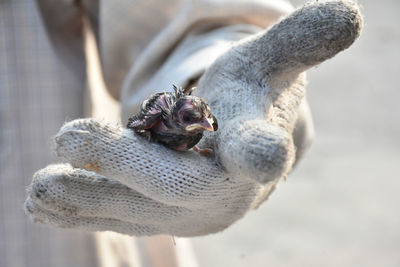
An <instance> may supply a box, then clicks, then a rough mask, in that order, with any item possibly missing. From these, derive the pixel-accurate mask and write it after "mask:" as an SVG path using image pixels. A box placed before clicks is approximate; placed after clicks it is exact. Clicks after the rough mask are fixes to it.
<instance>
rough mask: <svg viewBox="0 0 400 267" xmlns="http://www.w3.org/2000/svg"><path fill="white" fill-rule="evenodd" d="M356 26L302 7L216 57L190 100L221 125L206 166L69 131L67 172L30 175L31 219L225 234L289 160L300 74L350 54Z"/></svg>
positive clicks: (98, 134)
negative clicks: (196, 99) (197, 100)
mask: <svg viewBox="0 0 400 267" xmlns="http://www.w3.org/2000/svg"><path fill="white" fill-rule="evenodd" d="M361 26H362V21H361V15H360V13H359V11H358V8H357V6H356V5H355V4H352V3H350V2H346V1H333V2H327V3H314V4H309V5H306V6H305V7H303V8H301V9H299V10H297V11H295V12H294V13H292V14H291V15H289V16H288V17H287V18H285V19H283V20H282V21H280V22H279V23H278V24H276V25H275V26H273V27H272V28H271V29H269V30H268V31H265V32H262V33H260V34H257V35H255V36H252V37H251V38H248V39H246V40H243V41H241V42H239V43H237V44H235V45H233V46H232V48H231V49H229V50H228V51H227V52H226V53H225V54H224V55H222V56H221V57H219V58H218V59H217V60H216V61H215V63H214V64H213V65H212V66H211V67H210V68H209V69H208V70H207V71H206V73H205V74H204V75H203V76H202V78H201V79H200V81H199V84H198V89H197V91H196V94H197V95H199V96H202V97H204V98H205V99H206V101H207V103H209V105H210V107H211V110H212V112H213V114H214V115H215V116H216V117H217V118H218V122H219V129H218V131H217V132H214V133H210V134H208V135H206V136H205V137H204V138H203V140H202V141H201V143H200V144H199V146H200V147H212V148H213V149H214V153H215V157H213V158H207V157H204V156H201V155H199V154H197V153H195V152H193V151H187V152H177V151H173V150H170V149H168V148H166V147H164V146H162V145H159V144H155V143H149V142H148V141H147V140H145V139H144V138H142V137H139V136H137V135H135V134H134V133H133V132H132V131H131V130H129V129H126V128H122V127H119V126H114V125H110V124H106V123H104V122H99V121H95V120H93V119H82V120H75V121H72V122H69V123H67V124H65V125H64V126H63V127H62V128H61V130H60V132H59V133H58V134H57V135H56V137H55V141H56V148H55V150H56V152H57V154H58V156H60V157H63V158H65V159H66V160H67V161H68V162H69V163H70V164H58V165H50V166H48V167H46V168H44V169H42V170H40V171H38V172H37V173H36V174H35V175H34V178H33V182H32V185H31V186H30V188H29V190H28V192H29V196H28V198H27V200H26V203H25V206H26V210H27V212H28V213H29V214H30V215H31V217H32V218H33V220H34V221H37V222H41V223H46V224H50V225H55V226H57V227H66V228H77V229H84V230H90V231H103V230H111V231H116V232H120V233H124V234H129V235H136V236H142V235H156V234H171V235H175V236H196V235H204V234H209V233H214V232H217V231H220V230H222V229H225V228H226V227H228V226H229V225H231V224H232V223H233V222H235V221H236V220H238V219H239V218H241V217H242V216H244V214H245V213H246V212H247V211H248V210H250V209H251V208H253V207H256V206H257V205H259V204H260V203H261V202H262V201H263V200H265V199H266V197H267V196H268V195H269V194H270V193H271V192H272V190H273V188H274V186H275V184H276V183H277V182H278V180H279V179H280V178H282V177H285V176H286V175H287V174H288V172H289V171H290V169H291V167H292V165H293V163H294V161H295V153H296V152H295V145H294V142H293V132H294V128H295V125H296V122H298V112H299V105H300V103H301V101H302V99H303V97H304V87H305V76H304V74H303V72H304V71H305V70H306V69H308V68H310V67H312V66H314V65H316V64H319V63H321V62H323V61H324V60H326V59H329V58H331V57H333V56H334V55H335V54H337V53H338V52H340V51H342V50H344V49H345V48H347V47H349V46H350V45H351V44H352V43H353V42H354V41H355V39H356V38H357V37H358V36H359V34H360V30H361ZM299 145H301V144H299ZM85 169H86V170H85ZM89 170H90V171H89Z"/></svg>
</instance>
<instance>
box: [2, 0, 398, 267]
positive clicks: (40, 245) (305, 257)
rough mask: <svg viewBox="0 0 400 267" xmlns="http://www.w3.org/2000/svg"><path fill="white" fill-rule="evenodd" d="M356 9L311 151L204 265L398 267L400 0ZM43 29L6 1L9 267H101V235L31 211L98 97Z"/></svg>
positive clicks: (328, 73) (209, 252)
mask: <svg viewBox="0 0 400 267" xmlns="http://www.w3.org/2000/svg"><path fill="white" fill-rule="evenodd" d="M291 2H292V3H293V4H294V5H296V6H299V5H301V4H303V3H305V1H300V0H293V1H291ZM358 2H359V3H360V4H361V6H362V12H363V14H364V18H365V26H364V30H363V33H362V35H361V37H360V38H359V40H357V41H356V43H355V44H354V45H353V46H352V47H350V48H349V49H348V50H346V51H344V52H342V53H340V54H339V55H337V56H336V57H335V58H333V59H331V60H329V61H327V62H324V63H323V64H322V65H321V66H318V67H316V68H313V69H312V70H310V71H309V72H308V80H309V84H308V87H307V88H308V100H309V104H310V106H311V110H312V113H313V116H314V123H315V131H316V138H315V141H314V143H313V146H312V147H311V150H310V151H309V152H308V153H307V155H306V156H305V157H304V158H303V159H302V161H301V162H300V164H298V165H297V167H296V168H295V170H294V171H293V172H292V174H291V175H290V176H289V177H288V179H287V181H286V182H281V183H280V184H279V185H278V188H277V190H276V192H275V193H274V194H272V196H271V197H270V199H269V200H268V202H266V203H264V204H263V205H261V207H259V208H258V210H256V211H251V212H249V214H248V215H247V216H245V217H244V218H243V219H242V220H240V221H238V222H237V223H235V224H234V225H233V226H231V227H230V228H228V229H227V230H225V231H223V232H222V233H218V234H214V235H209V236H205V237H198V238H192V239H190V241H191V242H192V245H193V250H194V254H195V257H196V258H197V260H198V262H199V264H198V265H199V266H207V267H214V266H221V265H225V266H232V267H238V266H252V267H258V266H260V267H261V266H275V267H279V266H310V267H314V266H315V267H317V266H318V267H319V266H342V267H353V266H363V267H369V266H385V267H392V266H393V267H394V266H397V267H398V266H400V212H399V209H400V207H399V206H400V194H398V190H399V189H400V181H399V178H400V139H399V136H400V105H399V104H398V103H397V102H398V101H399V99H400V90H399V88H398V87H399V84H400V75H399V70H400V52H399V47H400V30H399V28H398V25H400V17H399V16H398V12H399V11H400V2H399V1H395V0H385V1H373V0H359V1H358ZM27 10H33V11H32V12H27ZM41 23H42V22H41V21H40V18H39V15H38V11H37V7H36V5H35V4H34V2H33V1H25V0H16V1H11V0H3V1H0V59H1V60H0V152H1V153H0V221H1V222H6V223H4V224H3V223H1V222H0V267H9V266H98V265H99V264H100V263H99V262H98V257H97V255H98V253H100V254H101V253H102V251H103V249H104V248H99V247H96V246H95V240H96V237H95V236H94V235H92V234H87V233H82V232H76V231H69V230H60V229H53V228H49V227H47V226H42V225H33V224H32V223H31V222H29V220H28V218H27V217H26V215H25V214H24V213H23V209H22V207H23V202H24V200H25V197H26V195H25V192H24V191H25V188H26V186H27V185H28V184H29V183H30V181H31V177H32V174H33V173H34V172H35V171H36V170H37V169H38V168H40V167H44V166H45V165H47V164H48V163H49V162H53V161H54V157H53V156H52V155H51V152H50V149H49V147H50V137H51V136H52V135H54V134H55V133H56V132H57V130H58V129H59V127H60V126H61V125H62V123H63V122H64V121H65V120H71V119H74V118H78V117H82V116H84V114H85V112H84V110H83V107H82V104H81V102H77V101H76V100H77V99H78V100H81V99H82V98H84V97H88V96H87V92H84V91H83V90H81V88H84V87H86V84H85V82H83V83H82V80H76V79H75V78H74V77H76V73H71V72H70V71H68V70H67V68H66V67H65V66H63V65H60V64H59V63H58V62H57V58H56V57H55V55H54V53H53V52H52V50H51V49H50V46H49V41H48V40H47V39H46V37H45V35H46V33H45V31H44V30H43V27H42V26H41ZM11 29H13V30H11ZM32 29H34V31H32ZM49 51H50V52H49ZM33 54H34V55H33ZM32 55H33V56H32ZM78 56H79V55H78ZM80 56H82V55H80ZM70 60H71V61H73V60H74V58H72V59H70ZM80 71H82V70H79V69H78V70H76V72H78V76H79V72H80ZM7 73H14V74H15V75H16V76H15V77H11V76H6V75H5V74H7ZM18 75H20V76H18ZM19 77H23V79H20V78H19ZM92 82H96V81H92ZM54 85H57V86H56V88H55V87H54ZM22 88H24V89H23V90H22ZM26 88H32V90H26ZM76 88H79V89H76ZM46 96H48V98H49V99H51V102H49V101H48V100H47V98H46ZM92 97H93V96H92ZM114 104H115V103H114ZM95 108H96V107H94V109H95ZM65 114H68V115H67V116H66V115H65ZM86 114H87V113H86ZM4 140H6V141H4ZM43 150H44V151H43ZM37 151H41V152H42V154H41V156H40V157H38V156H37ZM10 177H18V179H10ZM20 177H23V179H21V178H20ZM10 207H12V208H10ZM97 238H98V237H97ZM168 238H169V237H168ZM5 240H6V241H5ZM58 240H63V243H60V242H59V241H58ZM127 240H128V241H127ZM129 240H131V238H130V237H128V238H127V239H125V242H128V243H129ZM137 242H138V243H139V245H140V243H146V242H148V239H146V238H141V239H139V241H137ZM167 242H171V240H170V239H168V241H167ZM178 242H179V241H178ZM28 243H29V244H36V245H30V246H29V247H26V246H25V244H28ZM120 243H121V241H120ZM147 246H148V245H147ZM144 247H146V245H144ZM112 249H114V250H115V251H116V250H117V249H116V248H115V247H114V248H111V250H112ZM105 250H107V249H105ZM105 250H104V251H105ZM142 252H143V251H142ZM124 253H125V254H129V253H134V252H132V251H129V250H128V251H125V252H124ZM156 253H158V252H156ZM188 253H190V252H188ZM161 261H162V259H161ZM124 264H125V265H124ZM129 264H130V263H127V262H125V263H124V262H121V263H120V266H130V265H129ZM161 264H162V263H161ZM149 266H150V265H149ZM161 266H162V265H161Z"/></svg>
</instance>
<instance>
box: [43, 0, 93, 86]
mask: <svg viewBox="0 0 400 267" xmlns="http://www.w3.org/2000/svg"><path fill="white" fill-rule="evenodd" d="M36 3H37V7H38V9H39V11H40V15H41V18H42V20H43V24H44V26H45V29H46V31H47V33H48V36H49V39H50V41H51V44H52V47H53V48H54V52H55V55H56V56H57V57H58V58H59V59H60V60H61V61H62V63H63V64H66V65H67V67H68V69H69V70H70V71H71V72H73V73H74V74H75V75H76V78H77V79H78V80H81V81H83V82H82V83H84V82H85V80H86V58H85V49H84V42H85V39H84V32H83V31H84V23H83V16H86V17H88V19H89V21H90V22H91V25H92V29H93V31H94V33H95V36H96V39H97V40H98V0H92V1H86V0H62V1H51V0H36Z"/></svg>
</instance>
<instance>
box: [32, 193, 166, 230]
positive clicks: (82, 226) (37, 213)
mask: <svg viewBox="0 0 400 267" xmlns="http://www.w3.org/2000/svg"><path fill="white" fill-rule="evenodd" d="M25 211H26V213H27V214H29V215H30V217H31V219H32V220H33V221H34V222H38V223H44V224H48V225H52V226H55V227H61V228H72V229H79V230H85V231H92V232H94V231H114V232H119V233H122V234H127V235H135V236H148V235H156V234H160V233H162V231H161V230H160V229H159V228H157V227H156V226H153V225H141V224H135V223H130V222H125V221H120V220H117V219H110V218H99V217H83V216H73V215H62V214H57V213H54V212H52V211H48V210H46V209H44V208H42V207H40V206H39V205H38V204H37V203H35V202H34V201H33V200H32V199H31V198H30V197H28V198H27V199H26V201H25Z"/></svg>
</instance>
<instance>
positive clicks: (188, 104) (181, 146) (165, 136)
mask: <svg viewBox="0 0 400 267" xmlns="http://www.w3.org/2000/svg"><path fill="white" fill-rule="evenodd" d="M194 90H195V87H193V88H192V89H190V90H186V91H184V90H183V89H182V88H181V87H179V88H178V87H176V86H175V85H174V92H164V93H158V94H154V95H152V96H150V98H149V99H147V100H145V101H144V102H143V103H142V106H141V110H140V112H139V114H137V115H134V116H132V117H130V118H129V121H128V125H127V127H128V128H130V129H132V130H133V131H135V132H136V133H137V134H139V135H141V136H145V137H147V138H148V140H149V141H154V142H158V143H161V144H163V145H165V146H167V147H169V148H171V149H174V150H178V151H185V150H188V149H190V148H192V147H193V150H195V151H197V152H199V153H200V154H202V155H205V156H210V155H211V154H212V150H211V149H208V148H206V149H199V148H197V147H196V144H197V143H198V142H199V141H200V139H201V138H202V137H203V132H204V131H211V132H213V131H216V130H217V129H218V122H217V119H216V118H215V117H214V116H213V115H212V114H211V111H210V107H209V106H208V105H207V104H206V102H205V100H204V99H202V98H199V97H196V96H193V95H192V93H193V91H194Z"/></svg>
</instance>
